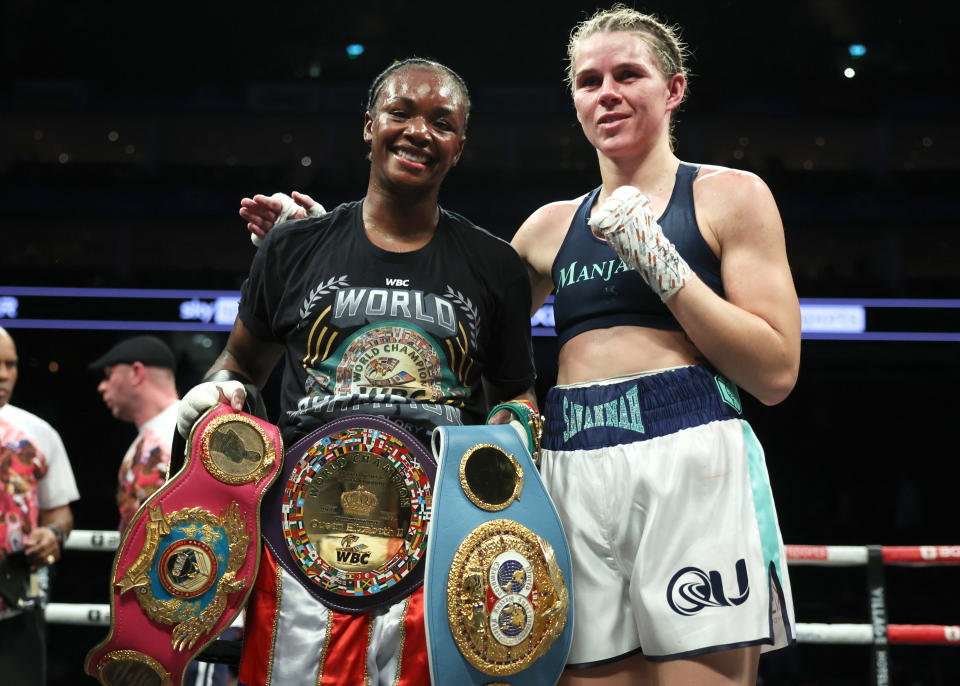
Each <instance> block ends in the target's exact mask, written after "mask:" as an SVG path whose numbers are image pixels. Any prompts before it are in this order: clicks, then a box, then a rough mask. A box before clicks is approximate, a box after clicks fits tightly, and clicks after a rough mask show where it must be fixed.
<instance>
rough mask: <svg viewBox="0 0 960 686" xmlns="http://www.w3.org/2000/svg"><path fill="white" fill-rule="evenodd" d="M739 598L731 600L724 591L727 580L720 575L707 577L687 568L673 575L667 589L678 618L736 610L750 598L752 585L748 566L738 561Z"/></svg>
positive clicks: (668, 601)
mask: <svg viewBox="0 0 960 686" xmlns="http://www.w3.org/2000/svg"><path fill="white" fill-rule="evenodd" d="M736 570H737V587H738V592H739V593H740V595H738V596H737V597H736V598H728V597H727V596H726V594H725V593H724V591H723V578H722V577H721V576H720V572H718V571H716V570H712V571H711V572H710V573H709V574H706V573H705V572H704V571H703V570H701V569H698V568H696V567H684V568H683V569H681V570H680V571H679V572H677V573H676V574H674V575H673V578H672V579H670V584H669V585H668V586H667V603H668V604H669V605H670V609H672V610H673V611H674V612H676V613H677V614H678V615H685V616H688V617H689V616H690V615H694V614H696V613H698V612H699V611H700V610H702V609H703V608H705V607H736V606H737V605H742V604H743V603H744V602H746V600H747V596H748V595H750V582H749V580H748V579H747V563H746V561H745V560H744V559H743V558H741V559H739V560H737V565H736Z"/></svg>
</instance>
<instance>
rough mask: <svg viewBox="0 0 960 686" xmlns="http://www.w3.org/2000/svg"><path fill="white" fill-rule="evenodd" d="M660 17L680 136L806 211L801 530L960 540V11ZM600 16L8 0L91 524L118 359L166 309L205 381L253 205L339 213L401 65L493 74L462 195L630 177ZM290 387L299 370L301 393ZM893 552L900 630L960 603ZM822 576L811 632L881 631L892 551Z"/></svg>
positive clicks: (899, 681)
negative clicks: (600, 100)
mask: <svg viewBox="0 0 960 686" xmlns="http://www.w3.org/2000/svg"><path fill="white" fill-rule="evenodd" d="M637 7H638V9H643V10H646V11H651V12H655V13H657V14H659V15H661V16H663V17H665V18H667V19H669V20H670V21H671V22H674V23H677V24H679V25H681V26H682V27H683V37H684V39H685V40H686V42H687V43H688V44H689V45H690V48H691V50H692V59H691V63H690V67H691V71H692V78H691V80H690V90H689V97H688V100H687V102H686V104H685V105H684V106H683V109H682V111H681V112H680V114H679V117H678V121H677V125H676V130H675V136H676V140H677V146H676V147H677V153H678V155H679V157H680V158H681V159H684V160H688V161H700V162H708V163H714V164H721V165H727V166H731V167H738V168H742V169H746V170H749V171H752V172H755V173H757V174H759V175H760V176H761V177H762V178H763V179H764V180H765V181H766V182H767V183H768V185H769V186H770V187H771V189H772V190H773V193H774V196H775V197H776V199H777V201H778V204H779V207H780V211H781V213H782V216H783V221H784V226H785V229H786V240H787V248H788V253H789V256H790V261H791V266H792V269H793V276H794V279H795V282H796V285H797V291H798V294H799V296H800V298H801V303H802V304H803V308H804V339H803V353H802V354H803V356H802V363H801V371H800V378H799V382H798V384H797V386H796V389H795V390H794V391H793V393H792V395H791V396H790V397H789V398H787V400H786V401H784V402H783V403H781V404H780V405H777V406H775V407H765V406H763V405H761V404H760V403H759V402H756V401H754V400H753V399H752V398H749V397H745V398H744V403H745V405H746V415H747V417H748V418H749V419H750V421H751V423H752V424H753V426H754V428H755V430H756V433H757V434H758V436H759V438H760V440H761V442H762V443H763V444H764V446H765V450H766V456H767V464H768V467H769V471H770V477H771V480H772V485H773V489H774V494H775V497H776V499H777V506H778V513H779V519H780V525H781V528H782V531H783V535H784V539H785V541H786V542H787V543H788V544H796V545H799V544H808V545H831V546H864V545H868V544H871V545H884V546H919V545H927V546H948V547H947V548H945V549H942V550H941V552H942V553H946V554H951V553H952V554H954V555H960V548H958V547H957V544H960V530H958V526H957V517H956V491H957V479H956V467H955V464H956V462H957V449H956V447H955V438H954V435H953V433H952V432H953V429H954V428H956V427H957V407H958V406H957V402H956V401H955V393H956V389H957V387H958V384H960V269H958V259H957V255H958V254H960V226H958V219H957V217H958V210H957V198H958V193H957V188H958V184H960V127H958V123H957V122H958V115H960V100H958V98H957V94H956V88H955V83H956V69H957V67H958V61H957V59H956V43H957V39H956V36H955V32H954V28H953V25H952V24H951V23H950V22H948V21H946V19H945V18H944V17H943V16H941V12H942V11H943V10H945V9H946V7H947V4H946V3H943V4H938V3H933V4H927V3H925V2H911V3H891V2H867V1H866V0H855V1H854V0H851V1H849V2H845V1H843V0H791V1H789V2H783V3H771V2H757V1H754V0H750V1H744V2H740V1H736V0H720V1H714V2H703V1H699V0H695V1H693V2H665V1H661V0H656V1H652V2H650V3H647V4H646V5H637ZM595 8H596V6H595V5H593V4H589V3H576V2H562V1H556V2H526V3H497V2H485V3H469V2H468V3H446V4H443V3H440V4H436V3H429V4H428V3H419V2H412V1H409V2H404V1H399V0H398V1H388V0H368V1H367V2H364V3H328V2H312V3H307V2H302V3H287V2H282V1H281V2H275V3H251V2H247V1H246V0H241V1H235V2H230V3H226V2H193V3H185V2H180V1H179V0H177V1H175V2H166V3H119V2H102V1H99V0H90V1H88V2H76V3H59V2H43V1H41V0H5V1H4V2H3V3H2V4H0V42H2V45H0V232H2V243H0V326H4V327H6V328H7V329H8V330H9V331H10V332H11V334H12V335H13V336H14V337H15V339H16V342H17V345H18V349H19V354H20V360H21V365H20V379H19V382H18V384H17V388H16V392H15V394H14V402H15V404H17V405H19V406H21V407H23V408H25V409H28V410H30V411H32V412H35V413H37V414H39V415H40V416H42V417H43V418H45V419H46V420H48V421H49V422H50V423H51V424H53V425H54V426H55V427H56V428H57V429H58V430H59V431H60V433H61V435H62V437H63V439H64V441H65V443H66V446H67V450H68V452H69V455H70V458H71V461H72V464H73V469H74V472H75V474H76V477H77V481H78V486H79V488H80V492H81V500H80V501H79V502H77V503H75V504H74V515H75V518H76V527H77V528H78V529H88V530H110V529H111V528H115V527H116V523H117V514H116V507H115V503H114V489H115V481H116V471H117V467H118V465H119V462H120V458H121V456H122V454H123V452H124V450H125V449H126V447H127V445H128V444H129V442H130V441H131V440H132V438H133V436H134V428H133V426H132V425H130V424H122V423H120V422H118V421H116V420H114V419H113V418H112V417H111V416H110V414H109V412H108V411H107V409H106V408H105V407H104V405H103V403H102V402H101V400H100V397H99V395H98V393H97V391H96V385H97V381H98V379H97V378H96V377H95V376H93V375H91V374H89V373H87V372H86V364H87V363H88V362H90V361H91V360H92V359H93V358H95V357H96V356H98V355H99V354H101V353H102V352H103V351H105V350H106V349H107V348H108V347H109V346H110V345H112V344H113V343H114V342H115V341H117V340H119V339H120V338H122V337H125V336H128V335H132V333H133V332H140V331H149V332H153V333H156V334H157V335H159V336H161V337H163V338H164V339H165V340H166V341H168V342H169V343H170V345H171V346H172V347H173V349H174V350H175V352H176V354H177V356H178V361H179V370H178V374H177V380H178V388H179V390H180V393H181V394H183V393H184V392H186V391H187V390H188V389H189V388H190V387H191V386H192V385H194V384H195V383H197V382H198V381H199V380H200V378H201V375H202V374H203V373H204V371H205V370H206V368H207V367H208V366H209V364H210V363H211V362H212V360H213V358H214V357H215V356H216V354H217V353H218V352H219V351H220V349H221V348H222V346H223V344H224V342H225V340H226V335H227V334H226V332H227V331H228V330H229V323H230V321H232V314H231V309H230V307H231V305H233V306H234V307H235V300H236V294H237V292H238V290H239V288H240V284H241V282H242V280H243V278H244V275H245V273H246V271H247V268H248V266H249V263H250V260H251V257H252V255H253V251H254V249H253V247H252V246H251V244H250V242H249V240H248V237H247V232H246V230H245V227H244V223H243V222H242V221H241V219H240V218H239V216H238V215H237V210H238V208H239V201H240V198H241V197H243V196H249V195H252V194H254V193H258V192H262V193H267V194H269V193H273V192H275V191H285V192H289V191H290V190H293V189H296V190H302V191H304V192H307V193H309V194H311V195H312V196H313V197H314V198H315V199H317V200H319V201H320V202H322V203H323V204H324V205H325V206H326V207H327V208H330V207H333V206H335V205H337V204H338V203H339V202H341V201H344V200H351V199H356V198H358V197H360V195H361V194H362V192H363V190H364V188H365V183H366V176H367V164H368V163H367V162H366V160H365V158H364V155H365V147H364V144H363V141H362V138H361V125H362V113H363V103H364V100H365V94H366V88H367V85H368V84H369V82H370V81H371V79H372V78H373V77H374V76H375V75H376V74H377V73H379V72H380V71H381V70H382V69H383V68H384V67H385V66H387V64H388V63H389V62H390V61H391V60H393V59H394V58H403V57H407V56H411V55H418V56H424V57H431V58H435V59H437V60H439V61H441V62H444V63H446V64H448V65H450V66H451V67H453V68H454V69H455V70H457V71H458V72H460V73H461V74H462V75H463V76H464V78H465V79H466V81H467V84H468V85H469V86H470V88H471V94H472V100H473V110H472V115H471V118H470V124H469V129H468V132H467V136H468V142H467V146H466V149H465V152H464V155H463V159H462V160H461V163H460V164H459V166H458V167H457V168H456V169H455V170H454V171H453V173H452V174H451V175H450V177H449V178H448V180H447V181H446V183H445V186H444V188H443V190H442V191H441V198H440V201H441V204H443V206H444V207H446V208H448V209H451V210H455V211H457V212H460V213H462V214H464V215H466V216H468V217H470V218H471V219H473V220H474V221H475V222H476V223H478V224H480V225H481V226H484V227H485V228H487V229H489V230H490V231H492V232H493V233H495V234H497V235H499V236H501V237H503V238H506V239H509V238H510V237H511V236H512V234H513V232H514V231H515V230H516V228H517V226H519V224H520V222H521V221H522V220H523V219H524V218H525V217H526V216H527V215H528V214H530V213H531V212H532V211H533V210H534V209H536V208H537V207H539V206H540V205H542V204H544V203H546V202H549V201H552V200H556V199H561V198H572V197H575V196H578V195H580V194H581V193H583V192H585V191H586V190H588V189H590V188H592V187H594V186H595V185H596V184H597V183H598V179H599V175H598V173H597V171H596V157H595V154H594V152H593V150H592V149H591V148H590V147H589V145H588V144H587V142H586V141H585V139H584V138H583V135H582V133H581V131H580V129H579V126H578V124H577V122H576V119H575V116H574V112H573V108H572V105H571V102H570V97H569V94H568V93H567V91H566V90H565V87H564V84H563V76H564V57H565V46H566V40H567V36H568V32H569V29H570V27H571V26H572V25H573V24H574V23H575V22H576V21H578V20H580V19H582V18H584V17H585V16H586V15H587V14H590V13H592V11H593V10H594V9H595ZM535 324H536V327H535V332H536V333H537V334H538V335H537V336H536V337H535V352H536V355H537V361H538V366H539V370H540V380H539V385H538V391H539V392H540V393H543V392H545V391H546V389H547V388H548V387H549V385H550V384H551V383H552V381H553V376H554V375H555V373H556V370H555V362H554V360H555V356H556V345H555V338H554V337H553V336H551V335H550V334H551V329H550V325H551V321H550V316H549V312H544V313H542V316H540V317H538V320H537V321H536V322H535ZM276 392H277V383H276V379H274V380H272V381H271V383H270V385H269V386H268V388H267V397H268V400H269V402H268V404H269V405H270V407H271V410H272V411H275V408H276V402H277V401H276ZM273 416H275V415H273ZM110 564H111V560H110V555H109V554H107V553H104V552H84V551H76V550H68V551H67V552H66V553H65V555H64V559H63V561H62V562H61V563H60V564H59V565H57V568H56V570H55V575H54V579H53V588H52V597H51V601H53V602H59V603H107V602H109V600H108V597H109V596H108V592H109V584H108V576H109V570H110ZM883 571H884V573H885V581H886V608H885V614H886V619H887V621H888V622H890V623H891V624H934V625H950V626H954V625H957V624H960V602H958V599H957V595H958V594H957V590H956V589H957V588H958V586H960V569H958V567H955V566H949V565H931V566H888V567H885V568H883ZM791 576H792V579H793V590H794V597H795V602H796V618H797V621H798V622H800V623H851V624H868V623H870V621H871V611H870V598H869V594H868V590H867V588H868V587H867V568H866V567H864V566H853V567H845V568H826V567H816V566H800V565H797V566H793V567H792V568H791ZM105 632H106V628H105V627H103V626H82V625H67V624H50V625H49V648H50V650H49V652H50V668H49V671H50V675H49V680H48V682H49V683H50V684H51V686H66V685H74V684H77V685H80V684H92V683H93V681H92V680H91V679H89V678H87V677H86V676H84V675H83V674H82V671H81V669H82V668H81V664H82V659H83V656H84V655H85V653H86V651H87V650H89V649H90V648H91V647H92V646H93V645H94V644H95V643H96V642H97V641H98V640H100V639H101V638H102V637H103V636H104V635H105ZM958 632H960V630H958ZM948 634H949V632H948ZM951 635H953V637H954V639H955V640H956V639H957V635H956V634H951ZM2 649H3V646H0V650H2ZM874 650H875V649H874V647H873V646H872V645H870V644H866V643H864V644H850V645H831V644H820V643H810V642H804V641H801V642H800V643H798V644H797V645H796V646H795V647H793V648H792V649H789V650H785V651H780V652H778V653H774V654H771V655H768V656H765V657H763V658H762V660H761V667H760V682H759V683H761V684H764V685H765V686H767V685H771V684H788V685H793V686H801V685H803V686H838V685H841V684H843V685H850V686H861V685H863V686H867V685H868V684H872V683H873V682H874V677H873V676H872V669H873V665H874V662H875V655H874ZM888 657H889V665H890V674H889V675H890V681H889V683H892V684H895V685H897V686H945V685H948V684H957V683H960V646H958V645H948V644H943V645H891V646H889V649H888ZM2 680H3V678H2V676H0V681H2ZM4 683H5V682H4Z"/></svg>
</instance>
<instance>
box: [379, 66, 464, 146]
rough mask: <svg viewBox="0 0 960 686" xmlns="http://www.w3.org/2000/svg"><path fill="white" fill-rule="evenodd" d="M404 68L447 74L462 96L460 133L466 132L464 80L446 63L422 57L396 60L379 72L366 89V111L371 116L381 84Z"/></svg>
mask: <svg viewBox="0 0 960 686" xmlns="http://www.w3.org/2000/svg"><path fill="white" fill-rule="evenodd" d="M404 69H434V70H436V71H439V72H442V73H443V74H445V75H446V76H448V77H449V78H450V79H451V80H452V81H453V82H454V84H456V86H457V89H458V90H459V91H460V95H461V96H462V97H463V131H461V132H460V135H461V136H462V135H463V134H464V133H466V131H467V121H468V120H469V119H470V91H469V90H468V89H467V84H466V82H465V81H464V80H463V78H462V77H461V76H460V75H459V74H458V73H457V72H455V71H454V70H453V69H451V68H450V67H448V66H447V65H445V64H441V63H440V62H436V61H434V60H429V59H425V58H423V57H408V58H407V59H405V60H397V61H395V62H394V63H393V64H391V65H390V66H389V67H387V68H386V69H384V70H383V71H382V72H380V74H379V75H378V76H377V78H375V79H374V80H373V83H371V84H370V89H369V90H368V91H367V104H366V111H367V113H368V114H370V115H371V116H372V115H373V113H374V111H375V110H376V109H377V101H378V100H379V99H380V95H381V93H382V92H383V86H384V84H385V83H386V82H387V79H388V78H390V77H391V76H392V75H393V74H396V73H398V72H400V71H402V70H404Z"/></svg>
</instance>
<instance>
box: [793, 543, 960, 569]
mask: <svg viewBox="0 0 960 686" xmlns="http://www.w3.org/2000/svg"><path fill="white" fill-rule="evenodd" d="M785 547H786V549H787V561H788V562H789V563H790V564H794V565H819V566H827V567H856V566H858V565H865V564H867V550H868V547H867V546H862V545H858V546H853V545H788V546H785ZM880 550H881V552H882V554H883V563H884V564H888V565H917V566H926V565H960V545H906V546H886V545H885V546H881V548H880Z"/></svg>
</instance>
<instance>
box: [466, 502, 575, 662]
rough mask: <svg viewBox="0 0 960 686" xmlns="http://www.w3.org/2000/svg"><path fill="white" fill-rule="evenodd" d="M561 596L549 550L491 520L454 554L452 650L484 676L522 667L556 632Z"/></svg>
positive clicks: (520, 529)
mask: <svg viewBox="0 0 960 686" xmlns="http://www.w3.org/2000/svg"><path fill="white" fill-rule="evenodd" d="M568 606H569V596H568V592H567V585H566V583H565V582H564V579H563V573H562V572H561V570H560V567H559V565H558V564H557V561H556V558H555V555H554V551H553V548H552V547H551V546H550V544H549V543H548V542H547V541H546V540H544V539H543V538H541V537H539V536H537V535H536V534H534V533H533V532H532V531H531V530H530V529H528V528H527V527H525V526H523V525H522V524H520V523H518V522H515V521H513V520H509V519H495V520H491V521H489V522H485V523H484V524H481V525H480V526H478V527H477V528H475V529H474V530H473V531H471V532H470V533H469V534H468V535H467V537H466V538H465V539H464V540H463V542H462V543H461V544H460V545H459V547H458V548H457V551H456V553H455V554H454V557H453V563H452V564H451V567H450V576H449V578H448V582H447V616H448V619H449V622H450V628H451V630H452V632H453V636H454V640H455V641H456V644H457V647H458V648H459V650H460V652H461V653H462V654H463V656H464V657H465V658H466V659H467V661H468V662H469V663H470V664H471V665H473V666H474V667H476V668H477V669H479V670H480V671H481V672H483V673H485V674H489V675H491V676H508V675H511V674H516V673H517V672H520V671H522V670H524V669H526V668H527V667H529V666H530V665H531V664H532V663H533V662H534V661H535V660H537V659H538V658H539V657H541V656H542V655H543V654H544V653H546V652H547V650H548V649H549V648H550V646H551V644H552V643H553V641H554V640H555V639H556V638H557V637H558V636H559V635H560V634H561V633H562V632H563V629H564V626H565V625H566V621H567V608H568Z"/></svg>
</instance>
